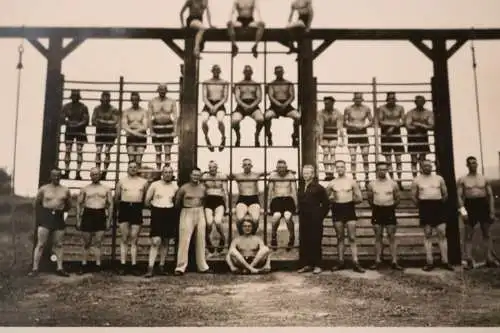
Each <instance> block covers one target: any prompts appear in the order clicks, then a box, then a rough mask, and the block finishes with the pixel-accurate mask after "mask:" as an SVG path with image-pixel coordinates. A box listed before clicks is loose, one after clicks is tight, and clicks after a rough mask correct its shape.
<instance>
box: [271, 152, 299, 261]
mask: <svg viewBox="0 0 500 333" xmlns="http://www.w3.org/2000/svg"><path fill="white" fill-rule="evenodd" d="M268 187H269V192H268V193H269V194H268V205H269V206H268V209H267V210H268V212H270V214H271V215H272V229H271V247H272V248H273V249H276V248H277V246H278V239H277V237H278V236H277V232H278V227H279V225H280V221H281V218H284V219H285V223H286V226H287V228H288V234H289V235H288V237H289V238H288V246H287V251H289V250H291V249H292V248H293V245H294V243H295V225H294V222H293V213H295V212H296V211H297V206H298V204H297V185H296V183H295V176H294V175H293V174H292V173H291V172H288V168H287V165H286V162H285V161H284V160H278V162H277V164H276V172H273V173H271V175H270V176H269V185H268Z"/></svg>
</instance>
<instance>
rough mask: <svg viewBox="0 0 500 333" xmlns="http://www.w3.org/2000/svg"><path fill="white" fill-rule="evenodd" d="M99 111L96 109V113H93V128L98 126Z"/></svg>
mask: <svg viewBox="0 0 500 333" xmlns="http://www.w3.org/2000/svg"><path fill="white" fill-rule="evenodd" d="M98 110H99V109H98V108H94V112H92V121H91V123H92V126H97V113H98V112H99V111H98Z"/></svg>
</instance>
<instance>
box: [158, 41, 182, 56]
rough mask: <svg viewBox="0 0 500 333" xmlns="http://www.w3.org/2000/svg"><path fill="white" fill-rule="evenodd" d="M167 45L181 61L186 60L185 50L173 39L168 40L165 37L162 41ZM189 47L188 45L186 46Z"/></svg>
mask: <svg viewBox="0 0 500 333" xmlns="http://www.w3.org/2000/svg"><path fill="white" fill-rule="evenodd" d="M161 40H162V41H163V42H164V43H165V44H167V46H168V47H170V49H171V50H172V51H173V52H174V53H175V54H177V56H178V57H179V58H181V59H184V53H185V52H184V50H183V49H182V48H181V47H180V46H179V45H177V43H176V42H174V41H173V40H172V39H171V38H166V37H163V38H162V39H161ZM186 46H187V45H186Z"/></svg>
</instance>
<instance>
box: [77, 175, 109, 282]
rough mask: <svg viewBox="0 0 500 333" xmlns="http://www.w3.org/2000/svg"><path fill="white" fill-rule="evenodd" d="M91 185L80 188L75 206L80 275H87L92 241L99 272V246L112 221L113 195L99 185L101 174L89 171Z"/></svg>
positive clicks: (105, 187) (106, 188)
mask: <svg viewBox="0 0 500 333" xmlns="http://www.w3.org/2000/svg"><path fill="white" fill-rule="evenodd" d="M90 179H91V181H92V183H90V184H89V185H87V186H85V187H82V188H81V190H80V195H79V196H78V201H77V205H76V229H77V230H80V231H81V232H82V236H83V258H82V264H81V267H80V273H81V274H84V273H87V272H88V271H89V270H88V266H87V258H88V254H89V251H90V249H91V246H92V241H94V242H95V243H94V246H95V247H94V255H95V265H96V269H97V271H100V270H101V246H102V239H103V237H104V232H105V231H106V230H108V229H109V228H110V227H111V221H112V220H113V194H112V193H111V189H110V188H109V187H107V186H105V185H103V184H101V183H100V181H101V172H100V170H99V169H97V168H92V169H91V170H90Z"/></svg>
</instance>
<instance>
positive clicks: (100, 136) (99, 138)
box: [95, 127, 117, 145]
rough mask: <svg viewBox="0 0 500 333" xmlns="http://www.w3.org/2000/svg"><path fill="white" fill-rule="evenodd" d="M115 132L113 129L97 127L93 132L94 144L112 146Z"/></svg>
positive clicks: (115, 135)
mask: <svg viewBox="0 0 500 333" xmlns="http://www.w3.org/2000/svg"><path fill="white" fill-rule="evenodd" d="M116 137H117V131H116V128H115V127H97V128H96V130H95V143H96V144H105V145H112V144H114V143H115V140H116Z"/></svg>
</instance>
